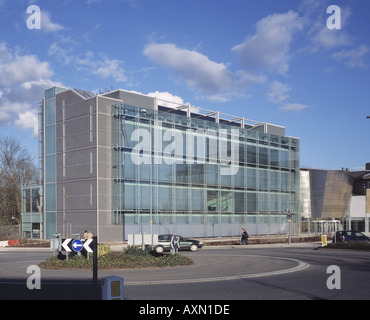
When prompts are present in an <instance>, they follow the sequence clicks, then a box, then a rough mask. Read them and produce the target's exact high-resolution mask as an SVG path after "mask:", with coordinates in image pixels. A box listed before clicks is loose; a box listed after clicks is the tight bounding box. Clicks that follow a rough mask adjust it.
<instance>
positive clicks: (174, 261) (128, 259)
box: [39, 247, 193, 270]
mask: <svg viewBox="0 0 370 320" xmlns="http://www.w3.org/2000/svg"><path fill="white" fill-rule="evenodd" d="M102 251H105V253H104V254H101V255H98V269H99V270H108V269H127V268H134V269H139V268H150V267H175V266H184V265H190V264H192V263H193V260H192V259H190V258H188V257H185V256H182V255H179V254H175V255H172V254H161V255H158V254H154V253H151V252H150V251H148V250H142V249H138V248H134V247H128V248H127V249H125V250H124V251H123V252H111V251H110V250H102ZM39 267H40V268H44V269H82V270H89V269H91V270H92V267H93V261H92V255H91V256H90V259H89V260H87V259H86V258H85V257H84V256H82V255H81V256H78V255H74V256H72V257H69V258H68V261H67V260H66V259H61V256H59V257H51V258H49V259H47V260H45V261H43V262H41V263H40V264H39Z"/></svg>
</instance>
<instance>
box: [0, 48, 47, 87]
mask: <svg viewBox="0 0 370 320" xmlns="http://www.w3.org/2000/svg"><path fill="white" fill-rule="evenodd" d="M52 75H53V71H52V70H51V68H50V66H49V63H48V62H41V61H40V60H39V59H38V58H37V57H36V56H35V55H20V54H19V53H18V52H14V53H13V52H11V51H10V50H9V49H8V48H7V46H6V44H5V43H0V88H1V87H9V86H13V85H15V84H19V83H22V82H24V81H32V80H35V79H40V78H49V77H51V76H52Z"/></svg>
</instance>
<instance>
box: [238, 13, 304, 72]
mask: <svg viewBox="0 0 370 320" xmlns="http://www.w3.org/2000/svg"><path fill="white" fill-rule="evenodd" d="M302 27H303V22H302V21H301V19H300V17H299V16H298V14H297V13H296V12H293V11H289V12H287V13H282V14H272V15H269V16H267V17H265V18H263V19H261V20H260V21H258V22H257V25H256V33H255V34H254V35H252V36H250V37H248V38H247V39H246V40H245V41H244V42H242V43H241V44H239V45H236V46H234V47H233V48H232V51H233V52H236V54H237V55H238V57H239V59H240V61H241V63H242V64H243V65H244V66H245V67H247V68H253V69H254V68H262V69H264V70H268V71H270V72H277V73H279V74H286V72H287V71H288V69H289V60H290V57H291V56H290V52H289V50H290V44H291V42H292V40H293V35H294V34H295V33H296V32H298V31H299V30H301V29H302Z"/></svg>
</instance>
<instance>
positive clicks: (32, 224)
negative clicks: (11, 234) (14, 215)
mask: <svg viewBox="0 0 370 320" xmlns="http://www.w3.org/2000/svg"><path fill="white" fill-rule="evenodd" d="M41 189H42V188H41V186H29V187H23V188H22V237H23V238H33V239H40V238H42V236H41V231H42V212H41V203H42V194H41Z"/></svg>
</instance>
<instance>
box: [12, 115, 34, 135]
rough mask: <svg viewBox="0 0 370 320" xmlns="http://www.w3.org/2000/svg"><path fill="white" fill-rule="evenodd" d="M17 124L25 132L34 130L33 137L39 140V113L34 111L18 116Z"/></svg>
mask: <svg viewBox="0 0 370 320" xmlns="http://www.w3.org/2000/svg"><path fill="white" fill-rule="evenodd" d="M15 124H16V125H17V126H18V127H20V128H21V129H23V130H28V129H32V137H34V138H37V135H38V119H37V113H36V112H34V111H26V112H23V113H20V114H19V115H18V119H17V120H16V121H15Z"/></svg>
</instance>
